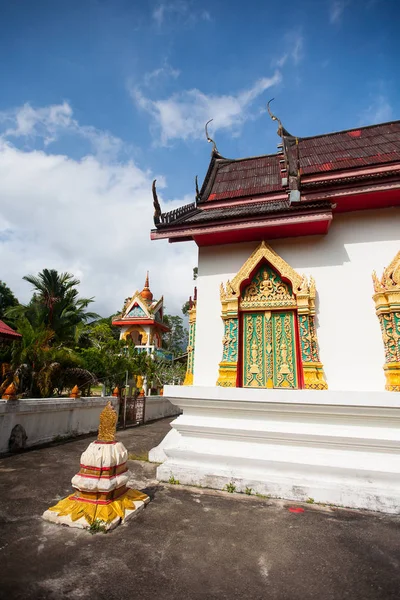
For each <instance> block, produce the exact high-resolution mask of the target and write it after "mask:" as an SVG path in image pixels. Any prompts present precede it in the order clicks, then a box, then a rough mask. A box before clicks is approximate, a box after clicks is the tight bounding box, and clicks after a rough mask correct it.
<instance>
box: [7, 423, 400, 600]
mask: <svg viewBox="0 0 400 600" xmlns="http://www.w3.org/2000/svg"><path fill="white" fill-rule="evenodd" d="M169 422H170V420H163V421H158V422H156V423H152V424H148V425H145V426H142V427H139V428H134V429H130V430H127V431H124V432H121V433H119V434H118V438H119V439H120V440H121V441H122V442H123V443H124V444H125V445H126V447H127V448H128V451H129V452H130V454H131V457H136V458H137V457H139V458H143V457H144V454H145V452H146V451H148V450H149V449H150V448H151V447H153V446H155V445H156V444H157V443H158V442H159V441H160V440H161V439H162V438H163V436H164V435H165V433H166V432H167V431H168V430H169ZM92 439H93V438H85V439H79V440H75V441H72V442H69V443H64V444H61V445H54V446H51V447H47V448H42V449H40V450H32V451H29V452H26V453H24V454H18V455H14V456H10V457H7V458H3V459H1V460H0V565H1V566H0V569H1V570H0V598H1V599H3V598H4V599H5V598H7V600H12V599H17V598H18V599H21V600H22V599H23V600H32V599H35V600H36V599H40V600H53V599H54V600H63V599H68V600H114V599H115V600H125V599H129V600H130V599H134V598H140V599H141V600H147V599H154V600H158V599H160V600H164V599H174V600H180V599H185V600H192V599H193V600H197V599H202V600H213V599H218V600H222V599H227V600H235V599H239V598H240V599H242V598H246V599H250V600H253V599H254V600H258V599H259V600H275V599H279V600H308V599H318V600H343V599H345V598H351V599H352V600H372V599H374V600H376V599H378V598H379V599H382V600H383V599H385V600H389V599H391V598H393V599H398V598H399V597H400V569H399V567H400V517H394V516H386V515H382V514H375V513H368V512H365V511H354V510H344V509H335V508H328V507H326V508H324V507H319V506H315V505H309V504H304V505H302V507H303V508H304V513H292V512H290V511H289V508H290V507H293V506H301V505H300V504H295V505H294V504H293V503H291V502H286V501H279V500H268V499H263V498H258V497H251V496H245V495H239V494H229V493H227V492H214V491H212V490H205V489H199V488H184V487H181V486H179V485H164V484H163V485H161V484H158V483H157V481H156V480H155V471H156V465H153V464H151V463H148V462H145V461H140V460H130V461H129V463H130V464H129V467H130V469H131V470H132V472H133V474H134V482H135V486H136V487H137V488H138V489H143V490H145V491H147V493H149V494H150V495H151V498H152V502H151V503H150V504H149V505H148V506H147V508H146V509H145V510H144V511H143V512H142V513H141V514H139V515H138V517H137V518H136V519H134V520H131V521H128V522H127V523H126V524H125V525H123V526H121V527H118V528H117V529H116V530H114V531H113V532H111V533H108V534H103V533H98V534H96V535H90V534H89V533H88V532H86V531H82V530H77V529H70V528H67V527H61V526H58V525H53V524H51V523H47V522H45V521H42V519H41V514H42V513H43V512H44V510H46V509H47V508H48V507H49V506H51V505H52V504H55V503H56V502H57V500H59V499H60V498H61V497H63V496H66V495H67V494H69V493H70V491H71V487H70V480H71V477H72V476H73V475H74V474H75V473H76V472H77V470H78V468H79V457H80V454H81V453H82V452H83V450H84V449H85V448H86V447H87V445H88V444H89V442H90V441H92Z"/></svg>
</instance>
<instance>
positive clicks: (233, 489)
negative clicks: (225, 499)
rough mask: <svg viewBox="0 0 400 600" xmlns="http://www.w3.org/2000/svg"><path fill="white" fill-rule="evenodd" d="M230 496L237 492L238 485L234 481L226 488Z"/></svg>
mask: <svg viewBox="0 0 400 600" xmlns="http://www.w3.org/2000/svg"><path fill="white" fill-rule="evenodd" d="M224 489H225V490H226V491H227V492H228V493H229V494H233V492H236V485H235V484H234V483H233V481H231V482H230V483H227V484H226V486H225V488H224Z"/></svg>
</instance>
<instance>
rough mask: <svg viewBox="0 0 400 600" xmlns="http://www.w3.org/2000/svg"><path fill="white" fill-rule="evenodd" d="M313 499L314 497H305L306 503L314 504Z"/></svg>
mask: <svg viewBox="0 0 400 600" xmlns="http://www.w3.org/2000/svg"><path fill="white" fill-rule="evenodd" d="M314 502H315V500H314V498H307V500H306V503H307V504H314Z"/></svg>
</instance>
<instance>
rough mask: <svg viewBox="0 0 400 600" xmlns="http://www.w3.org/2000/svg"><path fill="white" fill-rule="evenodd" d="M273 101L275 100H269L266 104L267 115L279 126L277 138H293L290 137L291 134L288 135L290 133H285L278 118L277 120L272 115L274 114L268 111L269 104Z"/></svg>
mask: <svg viewBox="0 0 400 600" xmlns="http://www.w3.org/2000/svg"><path fill="white" fill-rule="evenodd" d="M274 100H275V98H271V100H268V102H267V110H268V114H269V116H270V117H271V119H272V120H273V121H277V122H278V124H279V126H278V131H277V133H278V135H279V137H283V136H284V135H285V136H289V137H293V136H292V135H291V134H290V133H289V132H288V131H287V130H286V129H285V128H284V126H283V125H282V121H281V120H280V119H279V118H278V117H277V116H276V115H274V113H273V112H272V110H271V109H270V107H269V105H270V104H271V102H273V101H274Z"/></svg>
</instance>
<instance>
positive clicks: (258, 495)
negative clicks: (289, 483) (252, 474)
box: [256, 493, 271, 500]
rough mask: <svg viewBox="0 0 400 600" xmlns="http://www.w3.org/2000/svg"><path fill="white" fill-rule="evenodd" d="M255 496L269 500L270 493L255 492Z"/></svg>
mask: <svg viewBox="0 0 400 600" xmlns="http://www.w3.org/2000/svg"><path fill="white" fill-rule="evenodd" d="M256 496H257V498H263V499H264V500H269V499H270V498H271V494H258V493H257V494H256Z"/></svg>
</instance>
